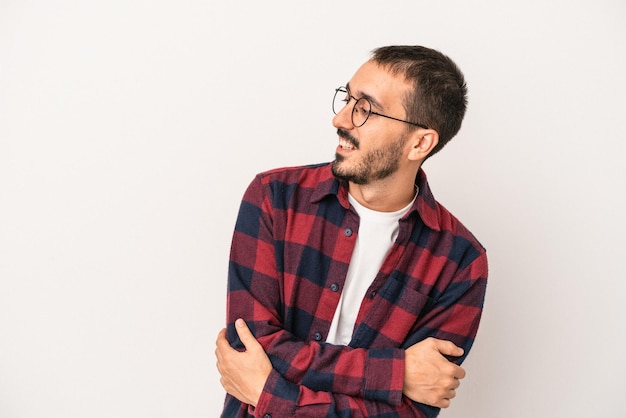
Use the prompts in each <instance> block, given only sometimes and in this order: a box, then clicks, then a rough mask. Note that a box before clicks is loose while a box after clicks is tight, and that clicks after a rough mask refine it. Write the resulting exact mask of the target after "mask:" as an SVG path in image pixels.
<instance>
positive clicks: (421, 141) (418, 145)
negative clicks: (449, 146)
mask: <svg viewBox="0 0 626 418" xmlns="http://www.w3.org/2000/svg"><path fill="white" fill-rule="evenodd" d="M415 134H416V135H415V139H414V141H413V144H412V145H411V150H410V151H409V160H413V161H419V160H422V161H423V160H425V159H426V157H428V154H430V153H431V151H432V150H433V148H435V146H437V144H438V143H439V134H438V133H437V131H435V130H434V129H418V130H417V131H416V132H415Z"/></svg>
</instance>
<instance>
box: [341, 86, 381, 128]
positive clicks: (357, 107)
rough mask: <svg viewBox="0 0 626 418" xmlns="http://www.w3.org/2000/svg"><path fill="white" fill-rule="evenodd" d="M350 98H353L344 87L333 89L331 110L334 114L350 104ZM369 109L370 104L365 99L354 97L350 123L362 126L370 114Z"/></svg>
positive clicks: (370, 107) (370, 109) (370, 108)
mask: <svg viewBox="0 0 626 418" xmlns="http://www.w3.org/2000/svg"><path fill="white" fill-rule="evenodd" d="M351 99H354V98H352V97H351V96H350V94H349V93H348V91H347V90H346V88H345V87H339V88H338V89H337V90H335V97H334V99H333V112H334V113H335V114H338V113H339V112H341V111H342V110H343V108H344V107H346V106H348V105H349V104H350V101H351ZM371 111H372V106H371V104H370V102H369V101H368V100H367V99H364V98H361V99H356V102H355V103H354V107H353V108H352V113H351V116H352V124H353V125H354V126H356V127H357V128H358V127H360V126H363V124H364V123H365V122H366V121H367V118H368V117H369V116H370V113H371Z"/></svg>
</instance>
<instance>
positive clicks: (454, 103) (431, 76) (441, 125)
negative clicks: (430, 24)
mask: <svg viewBox="0 0 626 418" xmlns="http://www.w3.org/2000/svg"><path fill="white" fill-rule="evenodd" d="M372 61H373V62H375V63H377V64H378V65H381V66H383V67H386V68H388V69H389V70H390V71H391V72H392V73H393V74H396V75H398V74H401V75H404V77H405V78H406V80H407V81H409V82H410V83H412V84H413V90H412V92H411V93H409V94H408V95H407V96H406V97H404V99H403V105H404V108H405V110H406V114H407V118H408V120H409V121H412V122H416V123H420V124H423V125H426V126H428V127H429V128H431V129H434V130H435V131H437V133H438V134H439V143H438V144H437V145H436V146H435V147H434V148H433V150H432V151H431V153H430V155H428V157H431V156H432V155H434V154H436V153H437V152H439V150H441V149H442V148H443V147H444V146H445V145H446V144H447V143H448V142H449V141H450V140H451V139H452V138H453V137H454V136H455V135H456V134H457V132H458V131H459V129H461V123H462V122H463V117H464V116H465V110H466V108H467V85H466V84H465V77H464V76H463V73H462V72H461V70H460V69H459V67H458V66H457V65H456V64H455V63H454V61H452V60H451V59H450V58H449V57H447V56H446V55H444V54H442V53H441V52H439V51H436V50H434V49H430V48H426V47H423V46H409V45H396V46H384V47H380V48H377V49H375V50H373V51H372ZM428 157H427V158H428Z"/></svg>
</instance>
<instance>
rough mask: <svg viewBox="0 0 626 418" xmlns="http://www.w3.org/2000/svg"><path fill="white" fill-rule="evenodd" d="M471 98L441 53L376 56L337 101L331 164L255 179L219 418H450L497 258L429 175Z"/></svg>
mask: <svg viewBox="0 0 626 418" xmlns="http://www.w3.org/2000/svg"><path fill="white" fill-rule="evenodd" d="M466 97H467V88H466V85H465V81H464V78H463V75H462V73H461V71H460V70H459V69H458V68H457V66H456V65H455V64H454V63H453V62H452V61H451V60H450V59H449V58H448V57H446V56H445V55H443V54H441V53H440V52H438V51H434V50H432V49H428V48H424V47H420V46H414V47H413V46H390V47H383V48H379V49H376V50H375V51H374V52H373V55H372V58H371V59H370V60H368V61H367V62H365V64H363V65H362V66H361V67H360V68H359V69H358V71H357V72H356V73H355V74H354V76H353V77H352V79H351V80H350V81H349V83H347V84H346V86H345V87H340V88H338V89H337V90H336V92H335V99H334V103H333V110H334V112H335V114H336V116H335V117H334V119H333V125H334V126H335V127H336V128H337V134H338V137H339V145H338V147H337V149H336V155H335V160H334V161H333V162H332V163H330V164H319V165H313V166H307V167H291V168H284V169H276V170H272V171H269V172H266V173H262V174H259V175H258V176H257V177H256V178H255V179H254V180H253V182H252V183H251V184H250V186H249V188H248V190H247V191H246V193H245V195H244V197H243V201H242V204H241V208H240V212H239V216H238V220H237V224H236V227H235V232H234V235H233V242H232V248H231V260H230V266H229V277H228V280H229V282H228V306H227V310H228V315H227V316H228V318H227V322H228V327H227V329H226V330H222V331H221V332H220V334H219V336H218V340H217V348H216V356H217V367H218V370H219V372H220V374H221V383H222V386H223V387H224V388H225V389H226V391H227V392H228V395H227V397H226V402H225V405H224V411H223V413H222V416H225V417H250V416H260V417H274V418H276V417H287V416H307V417H339V416H341V417H346V416H354V417H357V416H369V417H373V416H385V417H405V416H407V417H408V416H411V417H434V416H436V415H437V414H438V413H439V408H442V407H447V406H448V405H449V404H450V399H452V398H453V397H454V396H455V390H456V388H457V387H458V386H459V380H460V379H462V378H463V377H464V375H465V372H464V370H463V369H462V368H461V367H460V366H459V364H460V363H461V362H462V360H463V359H464V358H465V356H466V355H467V353H468V351H469V349H470V347H471V345H472V343H473V341H474V337H475V335H476V332H477V329H478V323H479V320H480V315H481V312H482V306H483V300H484V295H485V287H486V281H487V259H486V254H485V250H484V248H483V247H482V246H481V245H480V243H479V242H478V241H477V240H476V239H475V238H474V237H473V235H472V234H471V233H470V232H469V231H468V230H467V229H465V227H463V225H461V223H460V222H459V221H458V220H457V219H456V218H455V217H454V216H452V215H451V214H450V213H449V212H448V211H447V210H446V209H445V208H444V207H442V206H441V205H439V204H438V203H437V202H436V201H435V199H434V197H433V195H432V193H431V191H430V188H429V186H428V183H427V181H426V175H425V174H424V172H423V170H422V169H421V166H422V164H423V162H424V161H425V160H426V159H427V158H428V157H430V156H431V155H433V154H435V153H436V152H438V151H439V150H440V149H441V148H442V147H443V146H444V145H445V144H446V143H447V142H448V141H449V140H450V139H451V138H452V137H453V136H454V135H455V134H456V133H457V132H458V130H459V128H460V126H461V122H462V120H463V116H464V114H465V108H466V104H467V99H466ZM246 323H247V325H246ZM229 341H230V343H229ZM231 345H232V347H231ZM233 347H234V348H233Z"/></svg>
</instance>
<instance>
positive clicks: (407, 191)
mask: <svg viewBox="0 0 626 418" xmlns="http://www.w3.org/2000/svg"><path fill="white" fill-rule="evenodd" d="M416 175H417V172H415V173H408V174H407V175H405V176H400V175H398V173H396V174H394V175H392V176H390V177H387V178H385V179H382V180H377V181H375V182H372V183H369V184H355V183H349V185H348V191H349V192H350V194H351V195H352V197H353V198H355V199H356V200H357V202H359V203H360V204H361V205H363V206H365V207H366V208H368V209H371V210H375V211H378V212H395V211H397V210H400V209H402V208H404V207H406V206H407V205H408V204H409V203H411V201H413V198H414V197H415V193H416V189H415V177H416Z"/></svg>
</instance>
